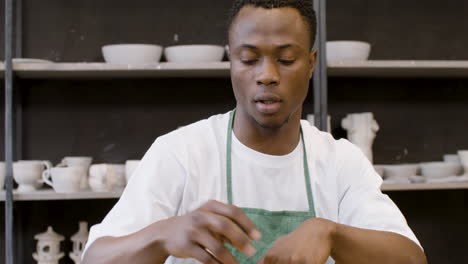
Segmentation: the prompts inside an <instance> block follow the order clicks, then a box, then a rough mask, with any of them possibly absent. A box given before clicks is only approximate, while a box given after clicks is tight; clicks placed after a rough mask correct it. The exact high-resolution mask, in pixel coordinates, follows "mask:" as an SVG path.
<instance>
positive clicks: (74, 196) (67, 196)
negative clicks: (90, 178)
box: [0, 189, 123, 201]
mask: <svg viewBox="0 0 468 264" xmlns="http://www.w3.org/2000/svg"><path fill="white" fill-rule="evenodd" d="M122 192H123V190H118V191H113V192H93V191H83V192H77V193H56V192H55V191H54V190H52V189H47V190H39V191H35V192H27V193H19V192H16V191H14V192H13V200H15V201H46V200H85V199H118V198H119V197H120V196H121V195H122ZM0 201H5V192H4V191H2V192H0Z"/></svg>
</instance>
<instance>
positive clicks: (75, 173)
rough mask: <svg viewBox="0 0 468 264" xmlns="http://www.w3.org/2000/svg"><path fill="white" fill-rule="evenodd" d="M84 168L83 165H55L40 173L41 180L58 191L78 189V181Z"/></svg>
mask: <svg viewBox="0 0 468 264" xmlns="http://www.w3.org/2000/svg"><path fill="white" fill-rule="evenodd" d="M85 173H86V170H85V169H84V168H83V167H55V168H51V169H48V170H45V171H44V172H43V173H42V180H43V181H44V182H45V183H46V184H47V185H50V186H51V187H52V188H54V190H55V191H56V192H58V193H73V192H79V191H80V182H81V179H82V177H83V174H85Z"/></svg>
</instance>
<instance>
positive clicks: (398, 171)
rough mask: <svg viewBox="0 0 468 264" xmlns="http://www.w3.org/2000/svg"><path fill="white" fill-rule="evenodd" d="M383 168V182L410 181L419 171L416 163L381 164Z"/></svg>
mask: <svg viewBox="0 0 468 264" xmlns="http://www.w3.org/2000/svg"><path fill="white" fill-rule="evenodd" d="M381 166H383V169H384V183H388V184H395V183H411V179H412V178H413V177H414V176H415V175H417V173H418V171H419V165H418V164H395V165H381Z"/></svg>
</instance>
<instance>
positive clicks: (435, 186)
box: [382, 182, 468, 191]
mask: <svg viewBox="0 0 468 264" xmlns="http://www.w3.org/2000/svg"><path fill="white" fill-rule="evenodd" d="M456 189H468V182H447V183H411V184H383V185H382V191H425V190H426V191H428V190H456Z"/></svg>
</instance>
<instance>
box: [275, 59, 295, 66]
mask: <svg viewBox="0 0 468 264" xmlns="http://www.w3.org/2000/svg"><path fill="white" fill-rule="evenodd" d="M278 61H279V63H281V64H284V65H291V64H293V63H294V60H282V59H279V60H278Z"/></svg>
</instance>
